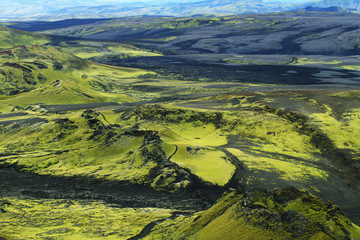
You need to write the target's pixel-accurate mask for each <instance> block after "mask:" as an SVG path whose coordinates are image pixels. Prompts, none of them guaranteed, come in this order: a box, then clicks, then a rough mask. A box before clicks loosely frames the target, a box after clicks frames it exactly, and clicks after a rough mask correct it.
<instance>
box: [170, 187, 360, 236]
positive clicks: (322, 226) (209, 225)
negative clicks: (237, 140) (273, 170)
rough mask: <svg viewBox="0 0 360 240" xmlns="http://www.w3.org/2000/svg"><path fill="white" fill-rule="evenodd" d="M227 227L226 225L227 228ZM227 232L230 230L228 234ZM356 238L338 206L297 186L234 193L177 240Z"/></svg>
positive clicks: (180, 232)
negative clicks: (270, 190)
mask: <svg viewBox="0 0 360 240" xmlns="http://www.w3.org/2000/svg"><path fill="white" fill-rule="evenodd" d="M225 225H226V226H225ZM224 229H226V231H224ZM234 236H238V237H239V236H242V237H243V239H304V240H305V239H344V240H345V239H356V238H359V237H360V229H359V228H358V227H356V226H355V225H353V224H352V223H351V221H350V220H349V219H348V218H347V217H346V216H345V215H344V213H343V212H342V211H341V210H340V209H339V208H338V207H337V206H335V205H333V204H332V203H330V202H328V203H325V202H323V201H322V200H321V199H319V198H317V197H315V196H313V195H311V194H310V193H309V192H307V191H305V190H299V189H296V188H294V187H288V188H285V189H276V190H274V191H273V192H269V191H266V190H254V191H252V192H248V193H246V194H244V195H243V194H241V193H240V192H238V191H236V190H230V191H228V192H227V193H226V194H224V195H223V197H222V198H220V199H219V200H218V202H217V203H216V204H215V205H214V206H213V207H212V208H210V209H209V210H207V211H205V212H204V213H202V214H200V215H199V217H197V218H195V219H194V221H193V222H191V223H188V224H186V225H185V226H183V227H182V228H180V229H179V230H178V231H176V232H175V233H174V235H173V236H172V237H173V238H174V239H220V238H221V239H234V238H233V237H234Z"/></svg>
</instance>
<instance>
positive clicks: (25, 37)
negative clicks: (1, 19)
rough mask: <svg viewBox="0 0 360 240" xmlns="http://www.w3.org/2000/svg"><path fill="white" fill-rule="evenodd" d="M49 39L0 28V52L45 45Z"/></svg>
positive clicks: (44, 36) (39, 35)
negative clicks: (14, 48)
mask: <svg viewBox="0 0 360 240" xmlns="http://www.w3.org/2000/svg"><path fill="white" fill-rule="evenodd" d="M49 42H50V37H48V36H46V35H41V34H34V33H30V32H25V31H21V30H16V29H11V28H8V27H3V26H0V50H4V49H8V48H12V47H16V46H19V45H26V44H34V45H37V44H45V43H49Z"/></svg>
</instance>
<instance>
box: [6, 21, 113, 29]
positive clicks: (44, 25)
mask: <svg viewBox="0 0 360 240" xmlns="http://www.w3.org/2000/svg"><path fill="white" fill-rule="evenodd" d="M109 20H111V18H102V19H67V20H62V21H55V22H48V21H31V22H15V23H14V24H13V25H11V26H10V27H11V28H15V29H19V30H23V31H28V32H37V31H46V30H52V29H59V28H66V27H72V26H78V25H85V24H94V23H97V22H106V21H109Z"/></svg>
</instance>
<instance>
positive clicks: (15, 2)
mask: <svg viewBox="0 0 360 240" xmlns="http://www.w3.org/2000/svg"><path fill="white" fill-rule="evenodd" d="M201 1H204V0H158V1H156V2H154V1H151V0H139V1H131V0H116V1H114V0H58V1H56V2H50V3H49V1H47V0H32V1H29V0H5V1H4V0H3V1H1V2H0V6H2V7H12V6H14V7H15V6H16V7H18V6H19V5H20V6H38V7H40V6H42V7H49V8H59V9H60V8H64V7H76V6H101V5H116V4H123V3H148V4H150V5H159V4H166V3H189V2H201ZM263 2H266V3H269V2H270V3H271V2H284V3H294V4H296V3H304V2H309V0H298V1H296V2H294V1H291V0H263Z"/></svg>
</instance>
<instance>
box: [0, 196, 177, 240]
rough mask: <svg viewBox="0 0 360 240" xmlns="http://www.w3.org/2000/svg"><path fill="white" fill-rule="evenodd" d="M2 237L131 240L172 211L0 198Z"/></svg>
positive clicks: (99, 203) (82, 202)
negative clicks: (147, 226) (129, 239)
mask: <svg viewBox="0 0 360 240" xmlns="http://www.w3.org/2000/svg"><path fill="white" fill-rule="evenodd" d="M0 203H1V204H2V205H1V206H2V208H1V209H2V210H3V211H2V212H1V213H0V216H1V217H0V226H1V228H0V236H3V237H5V238H7V239H45V238H50V239H128V238H131V237H133V236H135V235H137V234H139V233H140V232H141V230H142V229H143V228H144V227H145V226H146V225H147V224H149V223H151V222H153V221H156V220H159V219H164V218H167V217H170V216H171V210H166V209H154V208H138V209H134V208H116V207H111V206H109V205H106V204H104V203H102V202H95V201H94V202H89V201H71V200H32V199H17V198H3V199H0Z"/></svg>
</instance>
